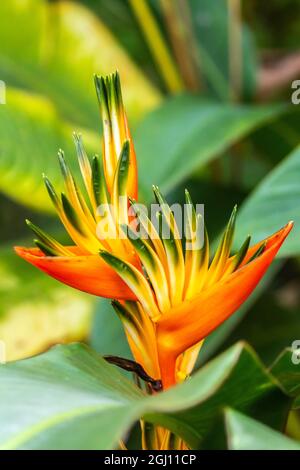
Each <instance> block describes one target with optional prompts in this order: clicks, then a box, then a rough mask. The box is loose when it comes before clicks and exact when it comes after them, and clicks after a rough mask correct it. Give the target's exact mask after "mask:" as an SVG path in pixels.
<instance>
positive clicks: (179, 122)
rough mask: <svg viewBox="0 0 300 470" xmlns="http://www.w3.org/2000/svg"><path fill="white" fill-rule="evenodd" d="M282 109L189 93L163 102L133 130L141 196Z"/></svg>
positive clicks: (172, 181)
mask: <svg viewBox="0 0 300 470" xmlns="http://www.w3.org/2000/svg"><path fill="white" fill-rule="evenodd" d="M285 109H286V108H285V107H284V106H281V105H276V106H257V107H252V106H234V105H229V104H228V105H224V104H218V103H216V102H212V101H209V100H206V99H202V98H200V97H196V96H189V95H183V96H180V97H177V98H172V99H170V100H168V101H166V102H165V103H164V104H163V105H162V106H161V107H160V108H159V109H157V110H155V111H153V112H152V113H150V114H148V115H147V117H146V118H145V119H144V120H143V121H142V122H141V123H140V124H139V125H138V127H137V129H136V132H135V144H136V150H137V155H138V163H139V172H140V173H139V175H140V188H141V192H142V194H143V195H144V196H145V197H147V198H148V199H149V198H150V191H151V185H152V184H157V185H159V186H161V189H162V190H163V191H164V192H168V191H170V190H171V189H172V188H173V187H174V186H176V185H177V184H178V183H179V182H180V181H182V180H184V179H185V178H186V177H187V176H188V175H190V174H191V173H192V172H193V171H194V170H195V169H196V168H197V167H199V166H203V165H205V164H207V163H208V162H209V161H211V160H212V159H213V158H215V157H216V156H217V155H218V154H219V153H221V152H222V151H224V150H225V149H226V148H228V147H229V146H230V145H232V144H233V143H234V142H236V141H237V140H239V139H241V138H242V137H244V136H245V135H246V134H247V133H249V132H251V131H252V130H253V129H255V128H257V127H259V126H262V125H263V124H264V123H266V122H268V121H270V120H271V119H275V118H276V116H278V115H279V114H280V113H282V112H283V111H284V110H285Z"/></svg>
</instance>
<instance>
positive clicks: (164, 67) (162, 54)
mask: <svg viewBox="0 0 300 470" xmlns="http://www.w3.org/2000/svg"><path fill="white" fill-rule="evenodd" d="M129 3H130V5H131V8H132V10H133V12H134V14H135V16H136V19H137V21H138V23H139V25H140V27H141V29H142V32H143V34H144V37H145V39H146V41H147V44H148V47H149V49H150V51H151V53H152V56H153V58H154V60H155V62H156V65H157V67H158V69H159V71H160V73H161V75H162V78H163V79H164V82H165V84H166V86H167V88H168V90H169V91H170V92H171V93H179V92H180V91H182V90H183V89H184V85H183V82H182V79H181V77H180V75H179V73H178V70H177V67H176V64H175V63H174V61H173V58H172V56H171V54H170V52H169V50H168V47H167V45H166V43H165V40H164V38H163V36H162V34H161V31H160V29H159V26H158V24H157V22H156V20H155V18H154V16H153V14H152V12H151V9H150V8H149V5H148V4H147V0H129Z"/></svg>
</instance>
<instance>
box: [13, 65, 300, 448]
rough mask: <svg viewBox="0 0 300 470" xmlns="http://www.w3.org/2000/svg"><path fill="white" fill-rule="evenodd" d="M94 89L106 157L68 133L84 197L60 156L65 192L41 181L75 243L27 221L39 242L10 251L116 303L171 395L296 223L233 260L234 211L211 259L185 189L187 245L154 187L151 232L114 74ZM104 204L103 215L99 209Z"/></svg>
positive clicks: (141, 359)
mask: <svg viewBox="0 0 300 470" xmlns="http://www.w3.org/2000/svg"><path fill="white" fill-rule="evenodd" d="M95 82H96V90H97V94H98V98H99V102H100V109H101V116H102V123H103V152H102V160H100V159H99V158H98V157H97V156H95V157H94V158H93V159H92V161H90V159H89V158H88V156H87V155H86V152H85V150H84V147H83V144H82V140H81V137H80V136H78V135H75V136H74V138H75V145H76V149H77V154H78V160H79V166H80V170H81V174H82V177H83V182H84V186H85V190H86V193H87V196H88V197H87V198H85V197H84V196H83V192H82V191H81V190H80V189H79V187H78V185H77V183H76V182H75V179H74V177H73V175H72V173H71V171H70V169H69V167H68V166H67V163H66V161H65V158H64V154H63V152H62V151H60V152H59V163H60V166H61V170H62V174H63V178H64V181H65V188H66V191H65V193H63V194H61V195H60V196H59V195H58V194H57V193H56V191H55V189H54V188H53V186H52V185H51V183H50V181H49V180H48V179H47V178H46V177H44V179H45V184H46V188H47V190H48V192H49V195H50V197H51V199H52V201H53V203H54V206H55V208H56V210H57V213H58V215H59V217H60V219H61V221H62V223H63V225H64V226H65V228H66V230H67V231H68V233H69V235H70V237H71V238H72V240H73V241H74V246H63V245H61V244H60V243H59V242H57V241H56V240H55V239H53V238H52V237H51V236H49V235H48V234H46V233H45V232H44V231H43V230H41V229H40V228H38V227H36V226H35V225H33V224H32V223H31V222H28V225H29V226H30V228H31V229H32V230H33V231H34V233H35V234H36V236H37V239H36V240H35V243H36V245H37V247H36V248H24V247H16V251H17V253H18V254H19V255H20V256H21V257H23V258H24V259H25V260H27V261H29V262H30V263H32V264H33V265H35V266H36V267H38V268H39V269H41V270H42V271H44V272H46V273H47V274H49V275H50V276H52V277H54V278H56V279H58V280H59V281H61V282H63V283H65V284H68V285H70V286H72V287H74V288H76V289H80V290H83V291H85V292H89V293H91V294H95V295H97V296H101V297H108V298H111V299H113V305H114V308H115V310H116V312H117V313H118V315H119V317H120V319H121V320H122V323H123V325H124V328H125V331H126V335H127V338H128V342H129V345H130V347H131V349H132V352H133V355H134V358H135V360H136V362H138V363H139V364H140V365H141V366H142V367H143V368H144V370H145V371H146V373H147V374H148V375H149V376H150V377H152V378H155V379H157V380H161V381H162V385H163V387H164V388H168V387H170V386H172V385H174V384H175V383H177V382H180V381H182V380H184V379H185V378H186V377H187V376H188V375H189V374H190V373H191V372H192V369H193V367H194V364H195V360H196V358H197V355H198V352H199V349H200V347H201V344H202V342H203V340H204V339H205V337H207V336H208V335H209V334H210V333H211V332H212V331H213V330H214V329H215V328H217V327H218V326H219V325H220V324H221V323H222V322H224V321H225V320H226V319H227V318H228V317H229V316H230V315H232V314H233V313H234V312H235V311H236V310H237V309H238V308H239V307H240V305H241V304H242V303H243V302H244V301H245V300H246V299H247V298H248V296H249V295H250V294H251V292H252V291H253V289H254V288H255V287H256V285H257V284H258V282H259V281H260V279H261V278H262V276H263V275H264V273H265V272H266V270H267V268H268V266H269V265H270V263H271V262H272V260H273V258H274V257H275V255H276V253H277V252H278V250H279V249H280V247H281V245H282V243H283V242H284V240H285V238H286V237H287V235H288V234H289V232H290V230H291V229H292V223H291V222H290V223H288V224H287V225H286V226H285V227H284V228H282V229H281V230H279V231H278V232H277V233H275V234H274V235H272V236H270V237H269V238H267V239H266V240H263V241H262V242H261V243H258V244H256V245H254V246H252V247H250V237H248V238H247V239H246V240H245V242H244V243H243V245H242V246H241V248H240V250H238V251H237V253H235V254H234V255H232V254H231V249H232V242H233V236H234V228H235V222H236V208H234V210H233V212H232V214H231V217H230V219H229V222H228V225H227V227H226V229H225V232H224V234H223V237H222V238H221V241H220V243H219V246H218V248H217V250H216V252H215V254H214V256H211V254H210V248H209V238H208V235H207V233H206V229H205V226H204V221H203V218H202V217H201V216H200V215H198V214H197V213H196V211H195V209H194V207H193V204H192V201H191V199H190V196H189V194H188V192H186V207H187V209H188V210H187V217H186V220H185V244H183V243H182V240H181V236H180V234H179V229H178V224H177V222H176V220H175V217H174V214H173V212H172V210H171V209H170V207H169V206H168V204H167V203H166V201H165V200H164V199H163V197H162V195H161V194H160V192H159V190H158V188H157V187H154V188H153V190H154V196H155V198H156V202H157V203H158V205H159V211H158V212H157V218H158V228H157V227H156V225H155V224H154V223H153V222H152V221H151V220H150V219H149V218H148V217H147V215H146V214H145V213H144V212H143V211H140V210H139V205H138V204H137V203H136V200H137V186H138V184H137V165H136V158H135V153H134V147H133V143H132V139H131V136H130V132H129V129H128V124H127V119H126V115H125V111H124V107H123V102H122V96H121V88H120V82H119V77H118V74H113V75H112V76H109V77H106V78H100V77H96V80H95ZM103 207H105V208H106V210H104V211H103V210H99V208H103ZM132 220H134V223H135V225H134V227H135V228H137V227H138V228H139V229H140V228H141V227H142V228H143V231H142V232H143V235H139V233H140V232H137V231H136V230H135V228H134V227H133V224H132ZM164 227H165V228H167V229H168V230H167V233H168V236H167V237H166V236H164V230H163V228H164ZM200 232H203V233H204V239H203V243H202V244H199V239H198V237H197V234H199V233H200ZM160 438H161V439H167V436H166V435H165V434H163V437H160ZM160 445H164V444H163V443H161V444H160Z"/></svg>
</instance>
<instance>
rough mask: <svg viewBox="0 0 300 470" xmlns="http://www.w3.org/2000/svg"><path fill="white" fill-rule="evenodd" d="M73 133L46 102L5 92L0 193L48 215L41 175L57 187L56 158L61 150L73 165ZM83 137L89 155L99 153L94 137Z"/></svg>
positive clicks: (0, 126)
mask: <svg viewBox="0 0 300 470" xmlns="http://www.w3.org/2000/svg"><path fill="white" fill-rule="evenodd" d="M73 130H74V129H73V128H72V126H71V125H69V124H68V123H67V122H65V121H64V120H62V119H61V118H60V116H59V114H58V113H57V111H56V109H55V107H54V106H53V105H52V103H51V102H50V101H49V100H47V99H45V98H43V97H41V96H34V95H31V94H28V93H25V92H22V91H20V90H14V89H8V90H7V104H6V105H5V106H0V189H1V191H3V192H4V193H5V194H7V195H8V196H10V197H11V198H13V199H14V200H16V201H18V202H21V203H23V204H26V205H28V206H30V207H32V208H35V209H39V210H43V211H46V212H52V211H53V205H52V203H51V201H50V198H49V196H48V194H47V191H46V190H45V188H44V184H43V179H42V173H45V174H47V176H49V178H50V179H51V180H53V182H54V183H55V184H58V185H59V186H61V184H62V177H61V176H60V171H59V165H58V160H57V158H56V155H57V151H58V149H59V148H63V149H64V151H65V152H66V155H67V157H69V158H68V159H69V161H70V162H71V164H72V163H74V162H75V153H76V152H75V147H74V145H73V142H72V132H73ZM83 137H84V141H85V144H86V146H87V149H88V150H89V151H90V152H92V151H97V150H100V143H98V136H97V135H95V134H94V133H93V132H90V131H86V130H83ZM70 156H71V158H70ZM72 166H73V167H74V168H75V169H77V166H76V165H72ZM33 194H34V197H32V195H33Z"/></svg>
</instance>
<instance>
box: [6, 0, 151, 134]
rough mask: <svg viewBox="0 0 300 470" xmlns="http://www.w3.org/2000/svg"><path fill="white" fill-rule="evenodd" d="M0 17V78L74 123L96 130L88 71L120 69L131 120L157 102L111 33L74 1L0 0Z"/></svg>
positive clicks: (91, 79) (90, 73)
mask: <svg viewBox="0 0 300 470" xmlns="http://www.w3.org/2000/svg"><path fill="white" fill-rule="evenodd" d="M0 17H1V18H5V21H4V20H3V21H2V24H1V30H0V77H1V79H2V80H4V81H6V82H7V84H8V85H10V86H11V85H13V86H17V87H19V88H25V89H30V90H32V91H34V92H37V93H42V94H44V95H46V96H47V97H49V98H50V99H51V100H52V101H53V102H54V103H55V105H56V106H57V108H58V109H59V110H60V111H61V113H62V114H63V115H64V116H65V117H66V118H67V119H68V120H72V121H73V122H74V123H76V124H77V125H82V126H86V127H89V128H92V129H98V110H97V104H96V100H95V96H96V95H95V91H94V85H93V74H94V73H99V74H107V73H111V72H113V71H114V70H116V69H118V70H119V71H120V73H121V76H122V83H123V88H124V92H125V93H124V98H125V103H126V107H127V110H128V111H129V115H130V116H131V117H132V118H133V119H136V118H138V117H139V116H141V115H142V114H143V113H144V112H145V111H146V110H149V109H153V107H155V106H156V105H157V104H158V102H159V101H160V94H159V92H158V91H157V90H156V89H155V87H154V86H153V85H151V83H150V82H149V81H148V80H147V79H146V78H145V77H144V76H143V74H142V72H141V71H140V70H139V69H138V68H137V67H136V66H135V65H134V63H133V62H132V61H131V59H130V57H129V56H128V55H127V53H126V52H125V51H124V50H123V49H122V48H121V46H120V45H119V44H118V43H117V42H116V40H115V39H114V36H113V35H112V33H111V32H110V31H109V30H108V29H107V28H106V26H105V25H104V24H103V23H101V21H100V20H99V19H98V18H97V17H96V16H94V15H93V14H92V12H90V11H89V10H88V9H86V8H84V7H83V6H81V5H79V4H78V3H75V2H70V1H62V2H51V3H50V2H48V1H46V0H23V1H22V2H20V1H19V0H1V2H0Z"/></svg>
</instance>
